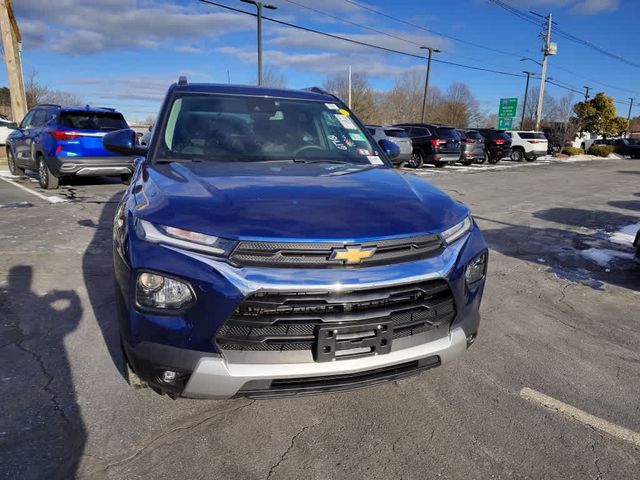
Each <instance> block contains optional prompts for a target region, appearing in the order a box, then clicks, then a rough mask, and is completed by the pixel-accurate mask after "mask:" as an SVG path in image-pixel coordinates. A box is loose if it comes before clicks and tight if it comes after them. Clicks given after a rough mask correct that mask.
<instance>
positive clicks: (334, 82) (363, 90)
mask: <svg viewBox="0 0 640 480" xmlns="http://www.w3.org/2000/svg"><path fill="white" fill-rule="evenodd" d="M324 88H325V89H326V90H328V91H329V92H331V93H333V94H334V95H337V96H338V97H340V98H341V99H342V101H343V102H345V103H347V101H348V98H349V78H348V76H347V73H346V72H345V73H338V74H336V75H333V76H331V77H327V79H326V80H325V82H324ZM351 110H353V111H354V113H355V114H356V115H357V116H358V117H360V119H361V120H362V121H363V122H366V123H378V122H380V113H379V108H378V105H377V103H376V93H375V91H374V90H373V89H372V88H371V86H370V85H369V79H368V78H367V76H366V75H364V74H362V73H357V72H354V73H353V74H352V75H351Z"/></svg>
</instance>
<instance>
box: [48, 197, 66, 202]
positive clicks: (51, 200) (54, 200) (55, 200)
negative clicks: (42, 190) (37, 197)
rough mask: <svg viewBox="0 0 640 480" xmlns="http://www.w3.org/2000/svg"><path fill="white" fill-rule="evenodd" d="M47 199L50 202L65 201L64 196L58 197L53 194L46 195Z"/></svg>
mask: <svg viewBox="0 0 640 480" xmlns="http://www.w3.org/2000/svg"><path fill="white" fill-rule="evenodd" d="M47 200H48V201H49V202H51V203H62V202H66V201H67V200H66V199H65V198H62V197H58V196H57V195H54V196H53V197H47Z"/></svg>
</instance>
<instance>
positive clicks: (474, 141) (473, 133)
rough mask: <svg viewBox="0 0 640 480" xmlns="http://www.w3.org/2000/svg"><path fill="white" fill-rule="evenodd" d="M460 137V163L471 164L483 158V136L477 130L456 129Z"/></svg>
mask: <svg viewBox="0 0 640 480" xmlns="http://www.w3.org/2000/svg"><path fill="white" fill-rule="evenodd" d="M456 132H457V133H458V136H459V137H460V146H461V149H460V150H461V152H460V163H461V164H463V165H471V164H472V163H474V162H482V161H483V159H484V137H483V136H482V135H481V134H480V132H478V131H477V130H456Z"/></svg>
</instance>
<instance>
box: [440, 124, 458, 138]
mask: <svg viewBox="0 0 640 480" xmlns="http://www.w3.org/2000/svg"><path fill="white" fill-rule="evenodd" d="M436 131H437V132H438V137H440V138H453V139H456V140H457V139H458V134H457V133H456V131H455V130H454V129H453V128H442V127H438V128H437V129H436Z"/></svg>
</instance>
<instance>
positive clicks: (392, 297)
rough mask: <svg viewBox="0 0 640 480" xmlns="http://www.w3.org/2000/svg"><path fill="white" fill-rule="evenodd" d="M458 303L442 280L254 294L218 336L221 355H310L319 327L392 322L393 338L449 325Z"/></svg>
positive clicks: (227, 322)
mask: <svg viewBox="0 0 640 480" xmlns="http://www.w3.org/2000/svg"><path fill="white" fill-rule="evenodd" d="M454 317H455V303H454V299H453V294H452V292H451V289H450V287H449V285H448V283H447V282H446V281H444V280H432V281H427V282H421V283H415V284H408V285H395V286H391V287H376V288H369V289H363V290H352V291H340V292H329V291H302V292H256V293H254V294H252V295H249V296H248V297H247V298H245V299H244V300H243V301H242V303H241V304H240V305H239V306H238V308H237V309H236V311H235V312H234V313H233V314H232V315H231V317H229V318H228V319H227V321H226V322H225V324H224V325H223V326H222V328H221V329H220V330H219V331H218V334H217V336H216V339H215V342H216V343H217V345H218V347H219V348H221V349H222V350H239V351H291V350H312V349H313V348H314V347H315V345H316V342H317V329H318V327H320V326H323V327H326V326H344V325H358V324H367V323H370V322H372V321H374V322H379V321H385V322H388V321H390V322H391V325H392V327H391V328H392V329H393V338H394V339H397V338H402V337H408V336H411V335H417V334H419V333H423V332H426V331H429V330H432V329H436V328H440V327H443V326H448V325H450V323H451V321H452V320H453V318H454Z"/></svg>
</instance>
